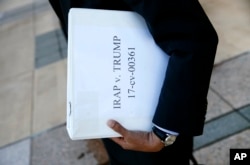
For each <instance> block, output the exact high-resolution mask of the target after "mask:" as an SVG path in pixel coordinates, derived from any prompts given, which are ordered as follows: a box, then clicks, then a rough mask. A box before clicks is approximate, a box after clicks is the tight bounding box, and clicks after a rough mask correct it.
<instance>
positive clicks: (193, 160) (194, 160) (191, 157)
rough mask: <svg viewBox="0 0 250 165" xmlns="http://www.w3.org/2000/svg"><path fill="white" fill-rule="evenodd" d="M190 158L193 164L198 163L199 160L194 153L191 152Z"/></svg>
mask: <svg viewBox="0 0 250 165" xmlns="http://www.w3.org/2000/svg"><path fill="white" fill-rule="evenodd" d="M190 160H191V161H192V162H193V165H198V162H197V160H196V159H195V157H194V155H193V154H191V156H190Z"/></svg>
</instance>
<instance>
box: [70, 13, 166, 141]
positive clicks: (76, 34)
mask: <svg viewBox="0 0 250 165" xmlns="http://www.w3.org/2000/svg"><path fill="white" fill-rule="evenodd" d="M168 59H169V56H168V55H167V54H165V53H164V52H163V51H162V50H161V49H160V48H159V47H158V46H157V45H156V44H155V42H154V40H153V38H152V36H151V34H150V32H149V30H148V28H147V25H146V23H145V21H144V19H143V18H142V17H141V16H140V15H138V14H137V13H135V12H131V11H114V10H100V9H83V8H72V9H70V12H69V22H68V65H67V131H68V134H69V136H70V138H71V139H72V140H77V139H95V138H108V137H118V136H120V135H119V134H118V133H116V132H114V131H113V130H112V129H110V128H109V127H108V126H107V121H108V120H109V119H114V120H117V121H118V122H120V123H121V124H122V125H123V126H124V127H126V128H127V129H130V130H142V131H149V130H151V127H152V118H153V115H154V112H155V109H156V106H157V103H158V98H159V95H160V91H161V87H162V84H163V81H164V77H165V72H166V68H167V65H168Z"/></svg>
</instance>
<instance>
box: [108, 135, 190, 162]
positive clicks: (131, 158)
mask: <svg viewBox="0 0 250 165" xmlns="http://www.w3.org/2000/svg"><path fill="white" fill-rule="evenodd" d="M103 142H104V145H105V147H106V150H107V152H108V155H109V159H110V165H171V164H174V165H175V164H180V165H189V164H190V163H189V162H190V159H191V156H192V151H193V138H192V137H182V136H179V137H178V138H177V139H176V141H175V143H174V144H173V145H171V146H167V147H165V148H164V149H162V150H161V151H160V152H155V153H148V152H135V151H130V150H124V149H122V148H121V147H120V146H119V145H117V144H116V143H114V142H113V141H112V140H110V139H103Z"/></svg>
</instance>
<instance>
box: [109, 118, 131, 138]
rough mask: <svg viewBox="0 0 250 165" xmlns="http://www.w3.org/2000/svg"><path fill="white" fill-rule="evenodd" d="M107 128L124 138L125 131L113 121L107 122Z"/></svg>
mask: <svg viewBox="0 0 250 165" xmlns="http://www.w3.org/2000/svg"><path fill="white" fill-rule="evenodd" d="M108 126H109V127H110V128H112V129H113V130H114V131H116V132H118V133H119V134H121V135H122V136H125V135H126V134H127V129H126V128H124V127H123V126H122V125H121V124H120V123H118V122H117V121H115V120H109V121H108Z"/></svg>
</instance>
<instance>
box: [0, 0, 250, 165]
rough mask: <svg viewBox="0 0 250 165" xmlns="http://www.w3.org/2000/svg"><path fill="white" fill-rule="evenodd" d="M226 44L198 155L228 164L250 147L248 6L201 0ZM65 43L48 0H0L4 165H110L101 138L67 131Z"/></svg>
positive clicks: (212, 163)
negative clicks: (235, 152) (234, 153)
mask: <svg viewBox="0 0 250 165" xmlns="http://www.w3.org/2000/svg"><path fill="white" fill-rule="evenodd" d="M200 2H201V4H202V5H203V7H204V9H205V11H206V12H207V14H208V16H209V18H210V19H211V21H212V23H213V24H214V26H215V28H216V30H217V32H218V35H219V38H220V41H219V46H218V51H217V56H216V60H215V65H214V70H213V74H212V79H211V84H210V90H209V94H208V101H209V106H208V113H207V122H206V126H205V132H204V135H203V136H200V137H197V138H196V139H195V152H194V154H195V157H196V158H197V160H198V162H199V163H201V164H206V165H228V164H229V151H230V148H249V149H250V138H249V137H250V65H249V63H250V28H249V27H250V2H249V1H248V0H237V1H234V0H226V1H225V0H210V1H205V0H200ZM66 52H67V46H66V42H65V40H64V38H63V36H62V32H61V30H60V27H59V24H58V20H57V17H56V16H55V14H54V12H53V11H52V9H51V7H50V5H49V4H48V2H47V0H22V1H18V0H0V75H1V76H0V165H30V164H32V165H39V164H41V165H45V164H46V165H57V164H58V165H63V164H65V165H69V164H70V165H78V164H81V165H82V164H86V165H105V164H107V162H108V157H107V155H106V152H105V150H104V148H103V144H102V142H101V141H100V140H98V139H96V140H80V141H71V140H70V139H69V137H68V135H67V132H66V129H65V118H66V117H65V112H66V107H65V105H66V104H65V102H66V76H67V75H66V67H67V54H66Z"/></svg>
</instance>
